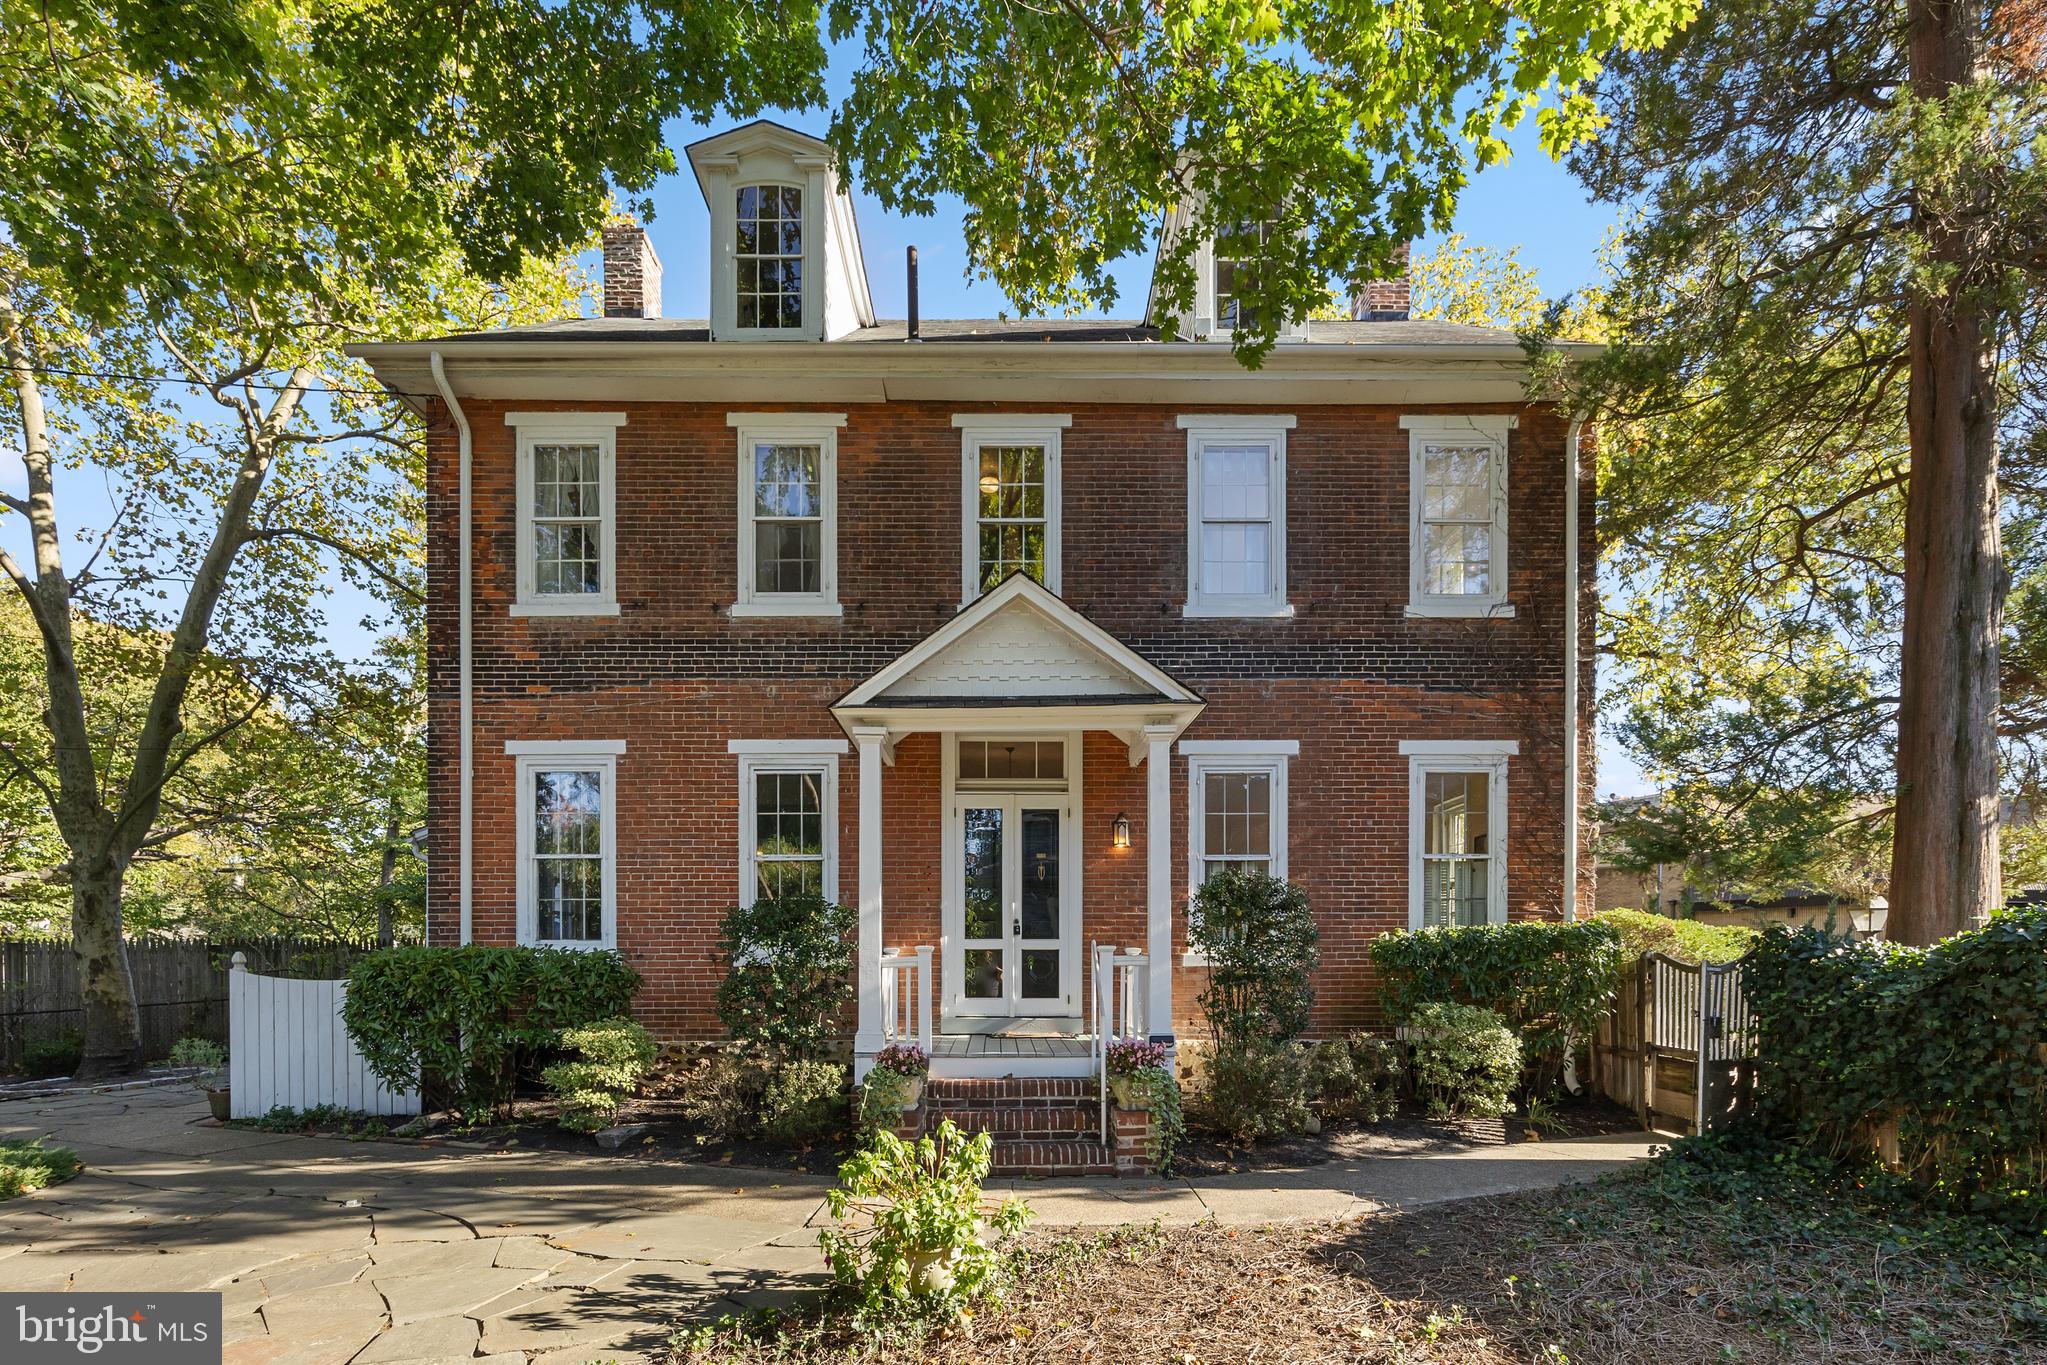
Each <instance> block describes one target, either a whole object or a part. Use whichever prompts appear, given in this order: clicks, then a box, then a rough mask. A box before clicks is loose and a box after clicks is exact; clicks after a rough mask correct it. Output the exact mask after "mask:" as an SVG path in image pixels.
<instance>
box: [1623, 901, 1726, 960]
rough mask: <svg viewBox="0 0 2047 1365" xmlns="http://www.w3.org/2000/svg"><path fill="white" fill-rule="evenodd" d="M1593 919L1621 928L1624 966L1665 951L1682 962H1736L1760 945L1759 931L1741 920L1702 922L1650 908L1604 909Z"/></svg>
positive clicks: (1667, 954) (1664, 953) (1667, 955)
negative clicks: (1757, 943)
mask: <svg viewBox="0 0 2047 1365" xmlns="http://www.w3.org/2000/svg"><path fill="white" fill-rule="evenodd" d="M1592 922H1593V923H1595V924H1610V925H1612V926H1613V927H1614V929H1615V930H1617V931H1618V932H1619V934H1620V936H1621V965H1622V966H1623V967H1625V966H1626V965H1627V964H1628V963H1631V962H1633V961H1634V960H1635V959H1637V958H1639V957H1641V956H1642V954H1644V953H1662V954H1663V955H1664V956H1666V957H1674V958H1677V959H1678V960H1679V961H1682V962H1732V961H1734V960H1735V959H1736V958H1738V957H1741V956H1742V955H1743V954H1745V953H1747V952H1748V950H1749V949H1751V948H1753V947H1755V946H1756V931H1755V930H1753V929H1746V928H1743V927H1742V926H1740V925H1738V924H1701V923H1699V922H1698V921H1697V920H1695V919H1671V918H1670V917H1669V916H1668V915H1652V914H1650V913H1649V912H1648V911H1646V910H1603V911H1601V912H1600V913H1599V914H1597V915H1594V916H1593V917H1592Z"/></svg>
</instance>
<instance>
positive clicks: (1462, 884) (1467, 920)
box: [1422, 858, 1492, 925]
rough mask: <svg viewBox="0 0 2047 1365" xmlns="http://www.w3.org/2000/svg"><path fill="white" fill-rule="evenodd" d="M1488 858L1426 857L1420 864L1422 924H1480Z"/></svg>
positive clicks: (1486, 897) (1488, 891) (1487, 887)
mask: <svg viewBox="0 0 2047 1365" xmlns="http://www.w3.org/2000/svg"><path fill="white" fill-rule="evenodd" d="M1491 866H1492V864H1491V860H1489V859H1486V858H1430V859H1427V860H1426V861H1424V862H1423V864H1422V923H1424V924H1429V925H1434V924H1484V923H1485V922H1486V921H1487V919H1488V918H1489V916H1488V914H1487V910H1488V905H1487V902H1488V900H1489V899H1490V896H1491V889H1490V882H1491V877H1490V870H1491Z"/></svg>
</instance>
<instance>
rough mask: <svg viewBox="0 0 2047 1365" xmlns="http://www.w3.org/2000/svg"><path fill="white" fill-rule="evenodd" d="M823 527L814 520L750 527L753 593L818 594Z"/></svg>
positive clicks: (763, 523) (769, 522)
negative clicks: (751, 531) (751, 535)
mask: <svg viewBox="0 0 2047 1365" xmlns="http://www.w3.org/2000/svg"><path fill="white" fill-rule="evenodd" d="M823 575H824V528H823V527H822V526H820V525H819V524H818V523H817V522H814V521H763V522H756V523H755V524H754V528H753V584H754V591H756V592H801V593H815V592H821V591H822V590H823V589H822V586H821V585H822V583H823Z"/></svg>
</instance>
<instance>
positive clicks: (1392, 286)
mask: <svg viewBox="0 0 2047 1365" xmlns="http://www.w3.org/2000/svg"><path fill="white" fill-rule="evenodd" d="M1393 261H1394V265H1395V268H1396V269H1397V270H1398V272H1399V273H1398V274H1396V275H1394V276H1393V278H1391V279H1386V280H1366V281H1365V282H1364V283H1363V284H1361V285H1359V286H1357V288H1356V290H1355V291H1354V292H1353V293H1352V294H1351V296H1350V316H1351V320H1352V321H1353V322H1406V321H1407V310H1408V305H1409V301H1410V300H1409V295H1410V293H1411V292H1412V291H1411V289H1410V288H1409V285H1408V280H1407V243H1406V242H1402V243H1401V244H1400V246H1399V247H1398V248H1397V249H1396V250H1395V251H1394V253H1393Z"/></svg>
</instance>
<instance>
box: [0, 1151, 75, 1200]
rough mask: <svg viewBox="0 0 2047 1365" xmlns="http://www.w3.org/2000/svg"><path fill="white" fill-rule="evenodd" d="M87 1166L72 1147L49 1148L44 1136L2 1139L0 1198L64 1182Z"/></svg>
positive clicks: (15, 1195)
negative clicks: (23, 1139)
mask: <svg viewBox="0 0 2047 1365" xmlns="http://www.w3.org/2000/svg"><path fill="white" fill-rule="evenodd" d="M84 1169H85V1164H84V1163H83V1162H81V1161H80V1160H79V1159H78V1154H77V1153H76V1152H73V1151H72V1150H71V1149H70V1148H69V1147H45V1146H43V1144H42V1141H41V1139H37V1140H36V1141H34V1142H0V1200H4V1199H15V1198H19V1197H20V1196H22V1195H24V1194H27V1193H28V1192H29V1191H30V1190H40V1189H42V1188H43V1187H44V1186H46V1185H56V1184H61V1183H62V1182H64V1181H66V1180H69V1179H70V1178H71V1177H72V1176H74V1175H77V1174H78V1173H79V1172H80V1171H81V1170H84Z"/></svg>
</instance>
